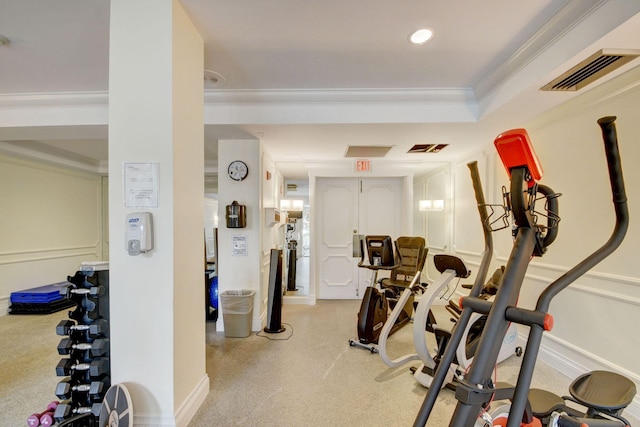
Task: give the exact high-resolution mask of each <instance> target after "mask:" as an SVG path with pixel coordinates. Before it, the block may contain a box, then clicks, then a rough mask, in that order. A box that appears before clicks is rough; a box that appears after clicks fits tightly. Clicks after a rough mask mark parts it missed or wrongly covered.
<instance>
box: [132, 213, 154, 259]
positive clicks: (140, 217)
mask: <svg viewBox="0 0 640 427" xmlns="http://www.w3.org/2000/svg"><path fill="white" fill-rule="evenodd" d="M125 246H126V249H127V252H128V253H129V255H140V254H144V253H146V252H149V251H150V250H152V249H153V217H152V216H151V213H150V212H133V213H130V214H128V215H127V223H126V230H125Z"/></svg>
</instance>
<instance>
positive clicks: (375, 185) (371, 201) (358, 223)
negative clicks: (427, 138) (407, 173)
mask: <svg viewBox="0 0 640 427" xmlns="http://www.w3.org/2000/svg"><path fill="white" fill-rule="evenodd" d="M316 189H317V197H316V201H317V207H318V209H317V212H318V213H319V215H318V227H319V229H318V236H319V242H318V244H317V248H318V263H317V265H318V278H319V283H318V289H317V297H318V299H358V298H362V295H363V294H364V288H365V287H366V286H367V285H369V282H370V277H371V271H370V270H367V269H362V268H358V265H357V264H358V262H359V261H360V258H358V257H354V256H353V255H354V252H353V249H354V248H353V241H354V239H353V236H354V235H359V234H365V235H366V234H383V235H390V236H391V237H392V238H393V239H395V238H396V237H397V236H398V234H397V233H399V232H400V230H401V216H402V212H403V209H402V179H401V178H370V179H357V178H318V180H317V182H316Z"/></svg>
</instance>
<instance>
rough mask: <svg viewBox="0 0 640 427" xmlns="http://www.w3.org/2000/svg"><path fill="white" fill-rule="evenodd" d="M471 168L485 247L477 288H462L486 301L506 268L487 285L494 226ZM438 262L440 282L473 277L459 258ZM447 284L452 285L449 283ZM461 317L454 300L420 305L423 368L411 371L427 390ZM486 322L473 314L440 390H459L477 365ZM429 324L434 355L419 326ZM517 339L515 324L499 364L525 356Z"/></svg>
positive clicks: (416, 334)
mask: <svg viewBox="0 0 640 427" xmlns="http://www.w3.org/2000/svg"><path fill="white" fill-rule="evenodd" d="M467 166H468V167H469V172H470V174H471V181H472V183H473V188H474V192H475V198H476V202H477V205H478V212H479V214H480V222H481V224H482V229H483V235H484V246H485V247H484V251H483V255H482V260H481V263H480V267H479V270H478V274H477V275H476V278H475V281H474V285H472V286H471V285H466V284H463V285H462V287H463V288H466V289H470V293H469V295H470V296H473V297H478V298H481V299H484V300H491V299H493V298H494V296H495V294H496V293H497V291H498V289H499V286H500V281H501V278H502V273H503V272H504V267H500V268H498V269H497V270H496V271H495V272H494V273H493V274H492V276H491V277H490V279H489V281H487V282H486V283H484V281H485V278H486V275H487V271H488V269H489V264H490V263H491V259H492V257H493V239H492V236H491V224H490V222H489V215H488V213H487V210H486V208H485V205H486V203H485V199H484V193H483V191H482V183H481V181H480V174H479V173H478V165H477V162H470V163H469V164H468V165H467ZM436 257H437V255H436ZM434 261H435V265H436V269H437V270H438V271H440V273H442V275H441V276H440V278H439V280H438V282H439V281H440V280H445V281H447V280H450V279H447V276H451V275H452V274H454V273H455V276H456V277H461V278H465V277H468V276H469V273H468V272H467V271H466V267H465V266H464V262H463V261H462V260H460V259H458V258H455V257H451V256H448V258H445V259H437V258H434ZM438 282H437V283H436V284H434V285H433V286H432V287H435V288H436V289H438V290H437V292H438V293H440V292H441V291H440V288H441V287H442V286H441V285H439V284H438ZM446 283H448V281H447V282H446ZM449 293H451V292H449ZM423 299H424V297H423ZM461 314H462V310H461V308H460V306H459V305H458V304H457V303H456V302H454V301H452V300H449V303H448V304H447V305H444V306H442V305H434V304H433V297H432V298H431V300H428V299H425V300H424V301H422V300H421V301H420V303H419V304H418V308H417V309H416V316H415V322H414V343H415V345H416V349H418V352H419V354H420V359H421V361H422V365H420V366H419V367H416V368H411V371H412V372H413V375H414V377H415V379H416V381H418V383H420V384H421V385H423V386H425V387H431V386H432V383H433V375H434V373H435V370H436V368H437V367H438V365H439V364H440V362H441V360H442V357H443V355H444V352H445V350H446V348H447V346H448V345H449V343H450V341H451V334H452V328H453V327H455V325H456V324H457V323H458V322H459V320H460V316H461ZM486 320H487V316H486V315H481V314H478V313H473V314H472V315H471V317H470V319H469V320H468V322H467V323H466V325H465V326H464V327H463V328H464V329H463V332H462V337H461V338H460V341H459V342H460V343H461V344H458V345H456V346H455V358H454V360H453V361H452V363H451V364H450V366H449V368H448V370H447V373H446V376H445V380H444V381H443V382H442V383H440V384H439V387H447V388H450V389H454V390H455V387H456V382H455V379H456V378H457V377H458V376H460V375H462V374H463V373H464V372H465V371H466V370H467V369H468V368H469V367H470V366H471V363H472V362H473V355H474V354H475V351H476V349H477V346H478V343H479V340H480V336H481V334H482V331H483V329H484V325H485V323H486ZM425 321H426V330H427V331H429V332H432V333H433V334H434V335H435V338H436V344H437V349H436V351H435V353H434V354H433V355H432V354H430V353H429V351H428V350H427V345H426V338H425V335H424V331H422V328H421V327H419V326H418V325H421V324H424V323H423V322H425ZM517 338H518V331H517V328H516V326H515V325H513V324H511V325H509V327H508V330H507V332H506V334H505V337H504V339H503V340H502V343H501V345H500V350H499V354H498V357H497V360H496V363H500V362H502V361H503V360H505V359H507V358H508V357H511V356H512V355H514V354H515V355H517V356H521V355H522V348H521V347H519V346H518V340H517Z"/></svg>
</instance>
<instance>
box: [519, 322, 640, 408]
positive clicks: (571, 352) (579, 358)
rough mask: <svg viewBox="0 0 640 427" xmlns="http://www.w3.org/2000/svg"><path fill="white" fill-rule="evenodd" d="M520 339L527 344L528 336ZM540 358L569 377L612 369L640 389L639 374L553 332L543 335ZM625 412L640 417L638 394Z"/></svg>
mask: <svg viewBox="0 0 640 427" xmlns="http://www.w3.org/2000/svg"><path fill="white" fill-rule="evenodd" d="M520 340H521V342H523V343H524V345H526V342H527V336H526V335H524V334H520ZM538 359H539V360H541V361H543V362H545V363H547V364H548V365H550V366H553V367H554V368H555V369H556V370H558V372H560V373H562V374H563V375H566V376H567V377H569V378H577V377H578V376H580V375H582V374H585V373H587V372H590V371H595V370H603V371H610V372H615V373H617V374H620V375H623V376H625V377H627V378H629V379H630V380H631V381H633V382H634V383H635V384H636V387H637V388H638V389H640V376H638V374H635V373H633V372H630V371H628V370H626V369H624V368H621V367H620V366H617V365H614V364H612V363H610V362H609V361H607V360H604V359H602V358H600V357H598V356H596V355H594V354H591V353H588V352H586V351H584V350H583V349H580V348H578V347H576V346H574V345H572V344H570V343H568V342H566V341H564V340H561V339H559V338H557V337H555V336H553V335H551V334H545V335H544V336H543V339H542V345H541V346H540V351H539V352H538ZM625 413H627V414H629V415H632V416H634V417H636V418H640V396H638V395H636V397H635V398H634V399H633V402H631V404H630V405H629V406H628V407H627V408H626V409H625Z"/></svg>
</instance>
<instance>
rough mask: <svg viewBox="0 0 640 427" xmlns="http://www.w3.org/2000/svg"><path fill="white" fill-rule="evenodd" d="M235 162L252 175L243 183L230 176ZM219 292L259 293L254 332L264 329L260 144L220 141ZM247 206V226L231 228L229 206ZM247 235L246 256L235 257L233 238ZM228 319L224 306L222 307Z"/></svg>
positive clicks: (244, 141)
mask: <svg viewBox="0 0 640 427" xmlns="http://www.w3.org/2000/svg"><path fill="white" fill-rule="evenodd" d="M234 160H242V161H244V162H245V163H246V164H247V166H248V168H249V175H248V176H247V178H246V179H245V180H243V181H234V180H232V179H231V178H230V177H229V175H228V174H227V166H228V165H229V163H231V162H232V161H234ZM218 164H219V165H220V167H219V170H220V174H219V176H218V217H219V221H220V227H219V228H218V245H219V246H218V257H219V260H220V262H219V263H218V266H217V268H218V291H219V292H220V293H222V292H224V291H227V290H240V289H248V290H253V291H256V297H255V299H254V307H253V322H252V330H254V331H257V330H260V328H261V325H262V321H261V319H260V317H261V313H262V311H263V310H262V295H261V294H260V289H261V287H260V283H261V276H260V271H261V260H262V243H261V242H262V241H261V230H262V222H261V221H262V215H261V209H262V202H261V194H262V191H261V175H262V172H261V156H260V141H258V140H255V139H248V140H220V141H219V142H218ZM234 200H235V201H237V202H238V203H239V204H241V205H245V206H246V213H247V226H246V227H245V228H227V227H226V220H225V212H226V206H227V205H230V204H231V203H232V202H233V201H234ZM234 236H244V237H245V238H246V243H247V254H246V255H233V237H234ZM222 313H223V317H224V307H222ZM216 327H217V328H218V330H223V329H224V323H223V322H216Z"/></svg>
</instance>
